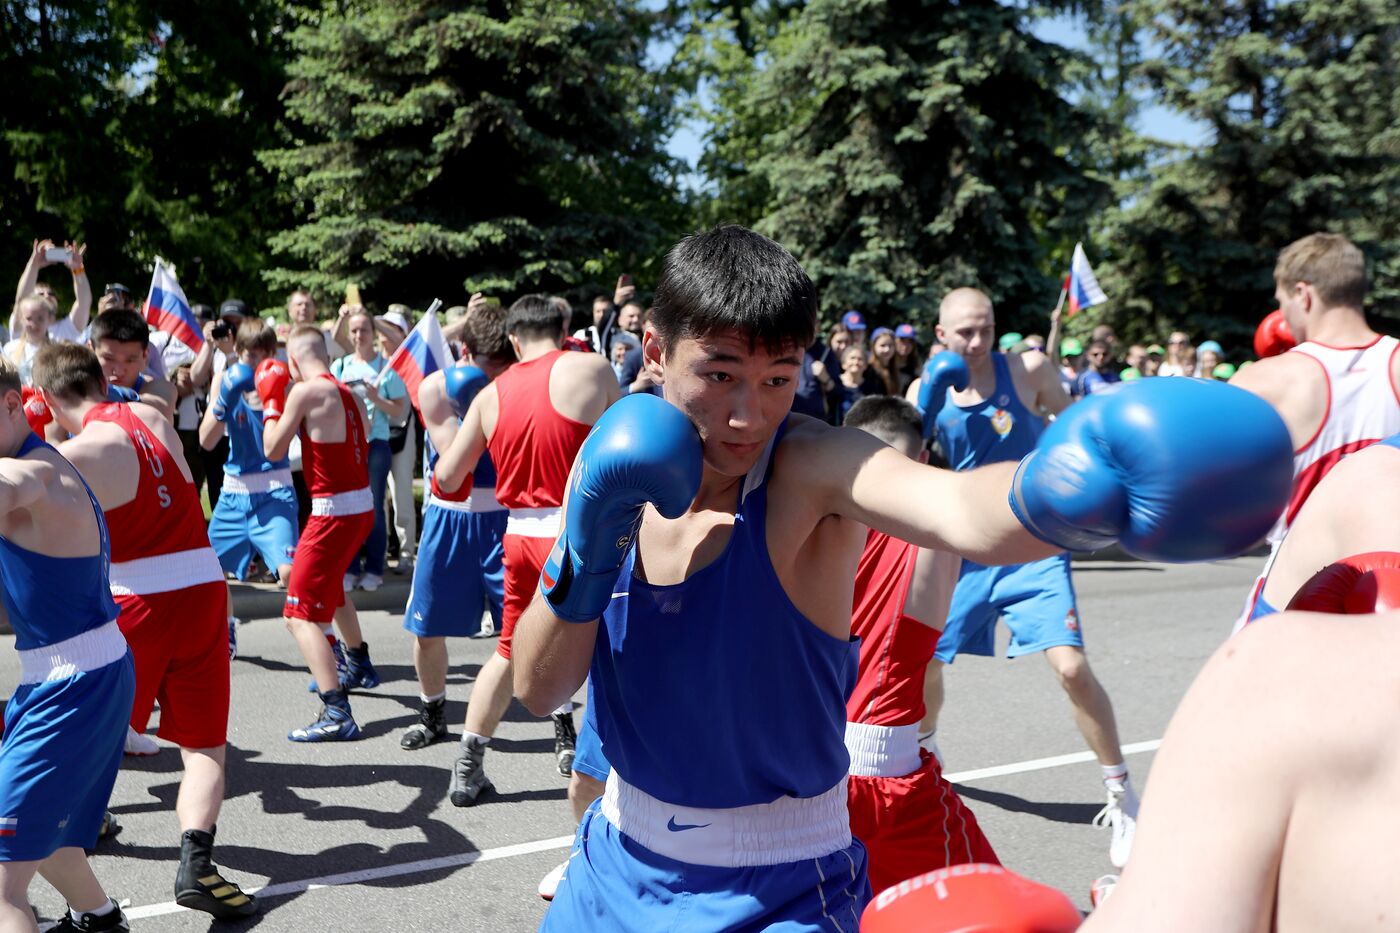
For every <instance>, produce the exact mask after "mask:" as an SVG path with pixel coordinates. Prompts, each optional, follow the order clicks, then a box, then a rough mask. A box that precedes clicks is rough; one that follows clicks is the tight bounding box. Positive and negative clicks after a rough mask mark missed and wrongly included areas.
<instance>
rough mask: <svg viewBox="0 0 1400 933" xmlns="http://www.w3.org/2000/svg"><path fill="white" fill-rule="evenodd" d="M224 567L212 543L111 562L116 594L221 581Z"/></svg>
mask: <svg viewBox="0 0 1400 933" xmlns="http://www.w3.org/2000/svg"><path fill="white" fill-rule="evenodd" d="M223 579H224V568H223V567H220V566H219V558H218V557H216V556H215V555H214V549H213V548H211V547H207V546H206V547H197V548H191V549H190V550H188V551H175V552H173V553H170V554H157V555H156V556H155V557H142V558H140V559H138V560H124V561H122V562H121V563H115V564H112V569H111V584H112V595H113V596H149V595H151V594H153V593H169V592H170V591H171V590H183V589H184V588H185V587H188V586H199V585H200V584H202V583H216V582H222V581H223Z"/></svg>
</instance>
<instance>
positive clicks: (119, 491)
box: [58, 402, 160, 510]
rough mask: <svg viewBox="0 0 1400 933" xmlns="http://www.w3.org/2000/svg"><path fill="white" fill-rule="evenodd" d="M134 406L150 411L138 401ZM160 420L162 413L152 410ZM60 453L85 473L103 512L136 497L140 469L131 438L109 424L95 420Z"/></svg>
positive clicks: (61, 449) (83, 475) (64, 443)
mask: <svg viewBox="0 0 1400 933" xmlns="http://www.w3.org/2000/svg"><path fill="white" fill-rule="evenodd" d="M132 405H133V407H136V406H139V407H141V408H148V409H149V406H146V405H141V403H139V402H134V403H132ZM152 414H153V415H155V417H157V418H159V417H160V413H159V412H155V411H152ZM58 451H59V453H61V454H62V455H63V456H64V457H66V458H67V459H68V462H69V463H71V464H73V468H74V469H76V470H77V471H78V472H79V473H81V474H82V477H83V479H84V480H86V481H87V484H88V486H90V487H91V488H92V493H93V495H95V496H96V497H97V501H98V503H100V504H101V506H102V508H103V509H104V510H107V509H115V508H116V507H118V506H120V505H124V504H125V503H127V502H130V501H131V500H132V499H133V498H135V496H136V487H137V482H138V480H139V478H140V477H139V474H140V469H139V465H138V464H137V462H136V451H135V449H134V448H133V447H132V445H131V438H130V437H129V436H127V433H126V432H125V431H123V430H122V429H121V427H119V426H118V425H116V424H113V423H112V422H110V421H94V422H92V423H91V424H88V425H86V426H84V428H83V430H82V433H80V434H76V435H74V436H73V437H71V438H69V439H68V440H66V441H64V442H63V443H62V444H59V445H58Z"/></svg>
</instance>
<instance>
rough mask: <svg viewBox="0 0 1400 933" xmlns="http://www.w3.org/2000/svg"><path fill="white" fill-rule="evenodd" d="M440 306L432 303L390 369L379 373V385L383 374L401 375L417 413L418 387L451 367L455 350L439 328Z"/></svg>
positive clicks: (395, 352) (400, 346) (391, 359)
mask: <svg viewBox="0 0 1400 933" xmlns="http://www.w3.org/2000/svg"><path fill="white" fill-rule="evenodd" d="M441 306H442V302H441V301H439V300H437V299H433V303H432V305H431V306H430V307H429V308H428V310H427V311H426V312H424V314H423V319H422V320H421V321H419V322H418V323H417V324H416V325H415V326H414V328H413V330H411V331H409V334H408V336H407V337H406V338H404V342H403V343H401V344H399V348H398V349H397V350H395V351H394V355H393V356H391V357H389V365H387V366H385V367H384V369H383V370H381V371H380V376H379V381H380V382H383V381H384V373H387V372H388V371H389V370H391V369H392V370H393V371H394V372H396V373H398V374H399V378H401V379H403V382H404V385H405V386H407V387H408V397H409V398H410V399H411V400H412V401H413V407H414V409H415V410H417V409H418V387H419V386H420V385H422V384H423V380H424V379H426V378H427V377H429V376H431V375H432V374H433V373H435V372H437V371H438V370H441V369H446V368H447V367H449V366H451V365H452V350H451V348H450V347H448V345H447V338H446V337H444V336H443V335H442V328H441V327H439V326H438V319H437V309H438V308H439V307H441ZM420 414H421V412H420Z"/></svg>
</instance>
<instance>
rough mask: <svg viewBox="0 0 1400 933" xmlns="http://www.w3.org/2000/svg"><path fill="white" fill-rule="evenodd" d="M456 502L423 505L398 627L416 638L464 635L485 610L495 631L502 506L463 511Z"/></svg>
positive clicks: (501, 585) (501, 592)
mask: <svg viewBox="0 0 1400 933" xmlns="http://www.w3.org/2000/svg"><path fill="white" fill-rule="evenodd" d="M457 505H458V503H445V504H444V503H443V502H441V501H439V500H437V499H433V500H431V501H430V502H429V503H428V505H427V506H426V507H425V508H424V509H423V530H422V534H421V535H420V536H419V538H418V560H417V561H416V562H415V563H414V565H413V587H412V589H411V590H410V591H409V594H408V606H407V607H406V608H405V609H404V614H403V627H404V628H405V629H407V630H408V631H410V632H412V633H413V634H414V635H417V636H419V637H422V638H438V637H443V636H449V637H465V636H468V635H474V634H476V632H477V631H478V630H480V628H481V612H482V609H483V608H484V609H486V610H488V611H489V612H490V613H491V619H492V621H493V622H495V624H496V631H498V632H499V631H500V630H501V604H502V600H503V599H504V597H505V568H504V566H503V564H502V556H503V554H504V550H503V549H502V545H501V538H502V536H503V535H504V534H505V532H506V519H507V518H509V516H510V512H509V510H507V509H494V510H492V511H489V512H468V511H466V510H465V509H462V508H456V507H455V506H457Z"/></svg>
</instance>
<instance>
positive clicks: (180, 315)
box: [145, 256, 204, 351]
mask: <svg viewBox="0 0 1400 933" xmlns="http://www.w3.org/2000/svg"><path fill="white" fill-rule="evenodd" d="M145 310H146V323H148V324H153V325H155V327H156V329H157V330H163V331H165V332H166V333H167V334H169V335H170V336H172V337H174V338H175V339H176V340H178V341H180V342H181V343H183V344H184V345H185V346H187V347H189V348H190V349H191V350H196V351H197V350H199V348H200V347H202V346H204V335H203V334H202V333H200V332H199V322H198V321H197V320H195V316H194V312H193V311H191V310H190V303H189V302H188V301H187V300H186V299H185V292H184V290H183V289H181V288H180V283H179V282H178V281H176V279H175V272H174V270H173V269H171V268H170V267H169V266H167V265H166V264H165V263H164V262H162V261H161V258H160V257H159V256H157V257H156V269H155V273H154V274H153V275H152V276H151V291H150V293H149V294H148V295H147V296H146V309H145Z"/></svg>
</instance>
